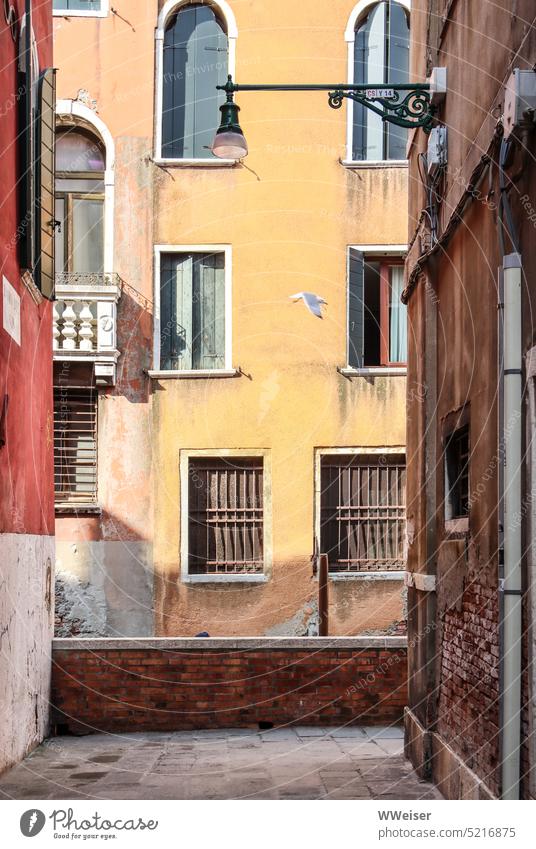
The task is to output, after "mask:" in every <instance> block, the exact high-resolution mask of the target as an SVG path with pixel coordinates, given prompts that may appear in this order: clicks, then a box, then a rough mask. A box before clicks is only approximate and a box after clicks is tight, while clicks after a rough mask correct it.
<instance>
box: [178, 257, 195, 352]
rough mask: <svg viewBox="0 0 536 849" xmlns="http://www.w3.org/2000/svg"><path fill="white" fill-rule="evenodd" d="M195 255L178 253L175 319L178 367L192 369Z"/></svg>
mask: <svg viewBox="0 0 536 849" xmlns="http://www.w3.org/2000/svg"><path fill="white" fill-rule="evenodd" d="M193 264H194V263H193V257H192V255H191V254H187V255H182V256H181V255H180V254H178V255H177V257H176V261H175V280H176V283H175V286H176V293H177V295H176V298H177V300H176V312H175V321H176V327H177V333H178V335H179V339H180V353H179V359H178V364H177V366H176V368H179V369H190V368H193V365H192V351H193V344H194V343H193V320H192V319H193Z"/></svg>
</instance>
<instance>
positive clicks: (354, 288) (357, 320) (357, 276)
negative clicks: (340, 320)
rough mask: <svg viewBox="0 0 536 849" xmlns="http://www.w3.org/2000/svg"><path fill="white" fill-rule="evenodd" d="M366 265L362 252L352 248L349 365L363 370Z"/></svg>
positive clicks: (349, 290)
mask: <svg viewBox="0 0 536 849" xmlns="http://www.w3.org/2000/svg"><path fill="white" fill-rule="evenodd" d="M364 300H365V263H364V259H363V254H362V253H361V251H358V250H356V249H355V248H350V250H349V257H348V365H349V366H351V367H352V368H363V362H364V349H365V344H364V340H365V334H364V317H365V306H364Z"/></svg>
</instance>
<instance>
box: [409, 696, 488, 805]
mask: <svg viewBox="0 0 536 849" xmlns="http://www.w3.org/2000/svg"><path fill="white" fill-rule="evenodd" d="M404 729H405V735H404V754H405V756H406V758H407V759H408V760H409V761H411V763H412V764H413V766H414V768H415V770H416V772H417V775H418V776H419V777H420V778H423V779H425V780H426V781H433V782H434V784H436V785H437V787H438V789H439V790H440V791H441V793H442V794H443V796H444V797H445V799H452V800H454V799H462V800H470V799H488V800H493V799H497V796H495V795H494V794H493V793H492V791H491V790H490V788H489V787H488V785H487V784H486V783H485V782H484V781H483V780H482V779H481V778H480V777H479V776H478V775H477V774H476V773H475V772H473V770H472V769H470V768H469V767H468V766H467V764H466V763H465V761H463V760H462V758H461V757H460V756H459V755H457V754H456V752H454V751H453V750H452V749H451V748H450V746H449V745H448V744H447V743H446V742H445V741H444V740H443V738H442V737H440V735H439V734H437V732H435V731H429V730H428V729H426V728H425V727H424V726H423V725H422V723H421V722H419V720H418V719H417V717H416V716H415V714H414V713H413V712H412V711H411V710H410V709H409V708H406V709H405V711H404Z"/></svg>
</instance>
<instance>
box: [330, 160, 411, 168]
mask: <svg viewBox="0 0 536 849" xmlns="http://www.w3.org/2000/svg"><path fill="white" fill-rule="evenodd" d="M339 162H340V163H341V165H343V166H344V167H345V168H349V169H350V170H355V171H358V170H361V169H363V168H407V167H408V160H407V159H339Z"/></svg>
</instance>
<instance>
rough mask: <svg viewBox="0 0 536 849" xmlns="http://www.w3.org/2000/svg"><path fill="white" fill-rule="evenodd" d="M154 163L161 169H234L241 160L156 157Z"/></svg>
mask: <svg viewBox="0 0 536 849" xmlns="http://www.w3.org/2000/svg"><path fill="white" fill-rule="evenodd" d="M153 162H154V164H155V165H158V166H159V167H160V168H232V167H233V165H237V164H238V163H239V162H240V160H239V159H217V158H216V159H165V158H162V157H154V158H153Z"/></svg>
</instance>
